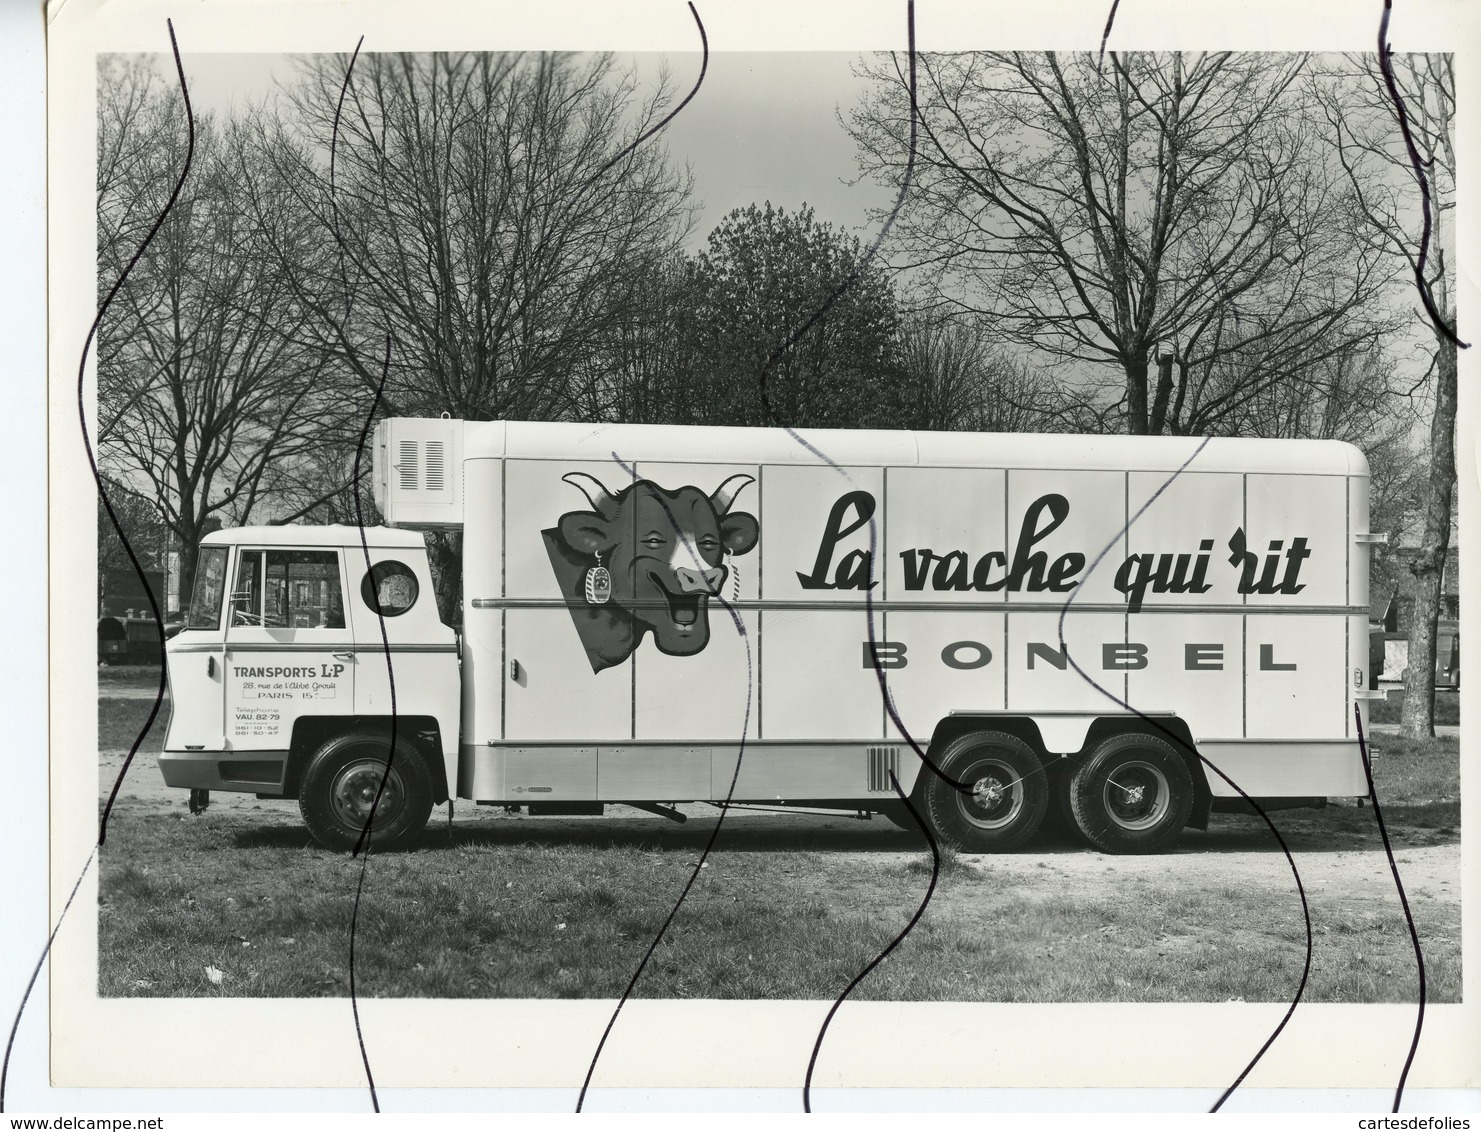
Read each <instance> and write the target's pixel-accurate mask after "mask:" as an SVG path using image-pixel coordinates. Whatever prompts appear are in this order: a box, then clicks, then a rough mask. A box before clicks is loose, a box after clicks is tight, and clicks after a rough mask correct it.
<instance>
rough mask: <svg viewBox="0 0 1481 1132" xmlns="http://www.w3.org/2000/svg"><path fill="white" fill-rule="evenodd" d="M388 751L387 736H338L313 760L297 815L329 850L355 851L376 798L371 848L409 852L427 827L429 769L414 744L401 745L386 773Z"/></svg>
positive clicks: (299, 795)
mask: <svg viewBox="0 0 1481 1132" xmlns="http://www.w3.org/2000/svg"><path fill="white" fill-rule="evenodd" d="M386 749H387V737H386V736H384V735H370V734H354V735H340V736H337V737H335V738H333V739H330V740H329V741H328V742H327V743H325V744H324V745H323V746H322V747H320V748H319V749H318V750H317V751H316V752H314V757H313V758H312V759H310V760H309V765H308V767H307V768H306V769H305V770H304V773H303V781H302V783H301V784H300V786H299V790H298V809H299V812H300V813H302V814H303V820H304V824H305V825H307V826H308V827H309V832H310V833H312V834H313V835H314V840H316V841H317V842H319V844H320V845H323V846H324V847H325V848H326V849H333V850H335V851H337V852H348V851H350V850H352V849H354V848H355V846H356V844H357V843H359V841H360V835H361V832H362V831H363V830H364V828H365V822H366V820H367V819H368V818H369V816H370V809H371V804H372V801H373V800H374V799H375V798H376V794H377V792H379V794H380V799H379V801H378V802H376V803H375V826H374V828H373V829H372V830H371V833H370V838H369V841H370V845H371V848H373V849H376V850H380V851H390V850H397V849H405V848H407V847H408V846H409V845H411V844H412V843H413V842H414V841H416V839H417V837H419V836H420V835H421V832H422V830H423V829H424V828H425V827H426V825H427V818H428V817H429V816H430V815H431V813H432V776H431V774H430V773H429V772H428V770H427V764H426V763H425V762H424V761H423V760H422V756H421V754H420V752H418V751H417V749H416V748H415V747H414V746H413V745H412V744H411V743H408V742H406V741H404V740H399V739H398V740H397V743H396V752H395V756H394V757H393V758H392V759H391V761H390V770H389V771H387V769H386ZM383 779H384V781H385V786H384V788H382V786H381V783H382V780H383Z"/></svg>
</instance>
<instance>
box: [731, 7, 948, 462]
mask: <svg viewBox="0 0 1481 1132" xmlns="http://www.w3.org/2000/svg"><path fill="white" fill-rule="evenodd" d="M905 21H906V44H907V46H906V52H907V57H908V59H909V62H910V153H909V156H908V157H907V159H906V162H905V176H904V177H902V178H901V180H900V191H899V193H898V194H897V195H896V196H895V204H894V207H893V208H891V209H890V214H889V216H887V217H886V218H885V222H884V224H883V225H881V226H880V229H879V234H878V235H876V236H875V237H874V242H873V243H872V244H870V245H869V250H868V251H866V252H865V253H864V254H863V255H861V256H860V257H859V261H858V262H857V263H855V264H854V266H853V269H852V270H851V271H850V272H849V273H848V275H847V276H846V277H845V278H844V280H843V282H841V283H840V284H838V286H836V287H834V288H833V290H832V292H831V293H829V295H828V297H827V298H826V299H824V300H823V302H822V304H821V305H819V307H818V309H817V310H815V311H813V313H812V315H811V316H810V317H809V318H808V320H807V321H806V322H804V323H803V324H802V325H801V326H799V327H798V328H797V329H796V330H794V331H793V332H792V333H791V334H789V335H787V337H786V339H785V340H784V341H783V342H782V344H781V345H780V346H778V347H777V348H776V349H775V350H773V351H772V352H771V355H770V356H769V357H768V358H767V359H766V361H765V362H764V363H762V366H761V369H760V370H759V371H758V372H757V374H756V384H757V387H758V390H759V392H760V394H761V407H762V408H763V409H764V410H765V411H766V415H767V416H768V417H770V418H771V420H772V423H773V424H775V425H777V426H778V427H780V428H784V429H786V430H787V432H788V434H789V435H790V436H791V437H792V439H793V440H795V441H796V442H797V443H798V444H800V445H802V446H803V447H804V448H806V449H807V450H808V451H809V452H811V453H812V454H813V455H814V456H816V457H817V458H818V459H820V460H822V461H823V462H824V463H826V464H827V465H828V466H829V467H831V468H832V469H833V470H834V471H837V472H842V471H843V469H842V468H840V467H839V466H838V465H837V464H836V463H834V462H833V461H832V460H830V459H829V458H828V457H827V456H825V455H824V454H823V453H822V452H821V451H819V450H818V449H817V448H816V447H815V446H814V445H812V444H810V443H809V442H808V441H807V440H805V439H804V438H803V437H802V436H801V435H800V434H799V433H798V432H797V431H796V430H795V429H792V428H790V427H788V425H787V424H786V423H785V422H784V421H782V420H781V418H780V417H778V416H777V412H776V409H775V408H773V407H772V404H771V395H770V393H769V391H768V389H767V384H766V379H767V375H768V374H769V373H771V371H772V370H773V369H775V368H776V366H777V363H778V362H779V361H781V358H782V355H783V354H785V353H786V352H787V351H788V350H790V349H791V348H792V347H793V346H794V345H796V344H797V342H798V341H799V340H800V339H801V338H802V336H803V335H804V334H806V333H807V332H808V331H809V330H811V329H812V328H813V327H814V326H815V325H817V322H818V320H819V319H820V318H822V317H823V316H824V315H825V314H827V313H828V312H829V311H830V310H831V309H832V308H833V304H834V303H836V302H838V300H839V299H841V298H842V297H843V296H844V295H845V294H847V293H848V291H849V290H850V289H851V288H852V287H853V285H854V284H855V283H856V282H858V280H859V276H860V275H862V274H863V272H864V269H865V268H866V267H868V266H869V264H870V263H871V262H873V260H874V257H875V256H877V255H878V254H879V249H880V247H881V246H882V245H883V244H884V242H885V238H886V237H887V236H889V234H890V230H891V229H892V228H894V226H895V220H896V218H897V217H898V216H899V215H900V209H901V208H903V207H904V206H905V199H906V197H908V196H909V195H910V185H911V182H912V181H913V180H914V177H915V150H916V127H917V123H918V121H919V119H920V115H919V113H918V110H917V107H916V101H915V0H908V3H907V4H906V5H905Z"/></svg>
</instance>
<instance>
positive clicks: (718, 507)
mask: <svg viewBox="0 0 1481 1132" xmlns="http://www.w3.org/2000/svg"><path fill="white" fill-rule="evenodd" d="M755 482H756V477H755V476H746V475H736V476H731V477H730V478H729V479H728V480H726V481H725V482H724V483H722V484H721V485H720V486H719V487H717V488H716V489H715V492H714V494H713V495H711V496H710V505H711V506H712V507H714V508H715V514H716V515H723V514H725V513H726V512H727V511H729V510H730V505H731V504H732V503H734V502H735V497H736V496H737V495H739V494H740V493H741V488H743V487H745V486H746V484H748V483H755Z"/></svg>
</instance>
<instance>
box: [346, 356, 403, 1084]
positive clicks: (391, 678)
mask: <svg viewBox="0 0 1481 1132" xmlns="http://www.w3.org/2000/svg"><path fill="white" fill-rule="evenodd" d="M390 372H391V336H390V335H389V334H387V335H386V354H385V359H384V361H383V363H382V365H381V380H380V384H379V385H377V386H376V389H375V397H374V398H373V399H372V400H371V402H370V411H369V412H367V413H366V414H365V426H364V428H362V429H361V430H360V443H359V444H357V445H356V446H355V475H354V479H352V480H351V481H350V482H351V483H353V484H354V494H355V526H356V527H357V528H358V529H359V531H360V551H361V553H362V554H363V555H364V556H365V573H366V576H367V577H372V575H371V567H370V543H369V541H368V540H367V539H366V537H365V512H364V508H363V506H362V505H361V503H360V477H361V468H360V463H361V458H362V457H363V456H364V454H365V444H366V440H367V438H368V437H369V436H370V425H371V422H372V421H374V420H375V411H376V409H377V408H379V407H380V403H381V390H383V389H384V388H385V385H386V376H387V375H388V374H389V373H390ZM373 582H374V579H373V577H372V585H371V587H370V596H371V599H372V601H371V604H372V605H373V606H374V608H375V619H376V622H377V623H378V624H379V626H380V630H381V648H382V649H383V650H384V652H385V657H386V679H387V681H388V682H389V684H390V688H391V737H390V739H389V741H388V742H387V745H386V767H385V769H384V770H383V771H381V780H380V783H379V784H378V785H377V786H376V788H375V797H374V798H372V799H371V801H370V813H369V814H368V815H367V816H366V818H365V826H364V828H363V829H361V830H360V836H359V837H358V838H357V839H356V840H355V848H354V850H353V852H352V853H351V854H350V856H351V857H352V858H353V857H360V875H359V877H358V878H357V879H356V881H355V903H354V905H353V906H352V907H351V909H350V961H349V970H350V1013H351V1014H353V1015H354V1018H355V1041H356V1043H357V1044H358V1045H359V1046H360V1062H361V1064H363V1065H364V1066H365V1082H366V1084H367V1085H368V1086H369V1087H370V1103H371V1106H372V1107H373V1108H374V1109H375V1111H376V1112H380V1110H381V1102H380V1097H379V1096H378V1095H377V1094H376V1091H375V1074H373V1073H372V1072H371V1070H370V1055H369V1054H368V1053H367V1052H366V1050H365V1032H364V1030H362V1029H361V1026H360V999H359V997H358V995H357V994H356V989H355V939H356V935H357V933H358V931H359V927H360V897H361V894H362V893H363V892H364V890H365V873H366V870H367V869H368V868H369V866H370V829H371V826H372V825H374V824H375V812H376V810H377V809H378V808H379V807H380V804H381V797H382V796H383V795H384V794H385V790H386V782H387V780H388V779H389V778H390V777H391V765H392V763H393V762H394V761H395V759H396V718H397V717H396V671H395V666H394V665H393V664H392V663H391V641H390V638H389V637H388V636H387V634H386V615H385V612H384V611H383V609H382V608H381V596H380V587H378V586H376V585H374V584H373ZM361 849H364V851H365V853H364V856H361V855H360V851H361Z"/></svg>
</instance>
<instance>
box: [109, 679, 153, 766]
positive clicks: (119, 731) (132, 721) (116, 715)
mask: <svg viewBox="0 0 1481 1132" xmlns="http://www.w3.org/2000/svg"><path fill="white" fill-rule="evenodd" d="M153 707H154V700H153V699H118V698H115V697H111V696H109V695H108V690H107V688H106V687H105V688H103V689H101V694H100V695H99V696H98V749H99V750H101V751H119V750H122V751H126V750H128V749H129V747H130V746H132V745H133V742H134V739H135V738H136V737H137V736H138V734H139V729H140V728H141V727H143V726H144V722H145V721H146V720H147V719H148V718H149V712H150V709H152V708H153ZM169 719H170V702H169V700H168V699H167V700H165V702H164V703H162V704H160V707H159V714H158V715H157V716H155V719H154V725H153V726H152V727H150V729H149V733H148V734H147V735H146V736H145V737H144V742H143V743H142V744H141V745H140V747H139V750H140V751H141V752H145V753H149V754H152V753H154V752H155V751H159V750H161V749H162V748H163V747H164V744H165V725H166V724H167V723H168V722H169Z"/></svg>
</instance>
